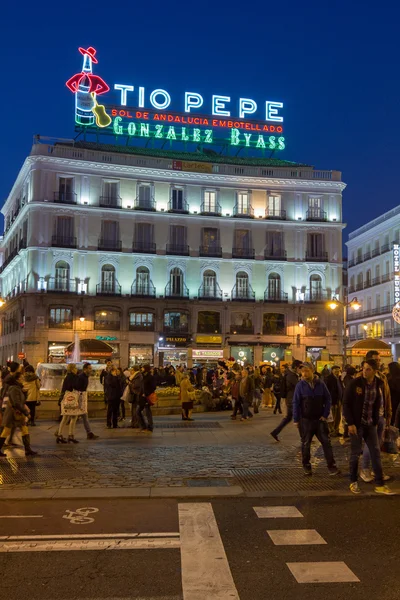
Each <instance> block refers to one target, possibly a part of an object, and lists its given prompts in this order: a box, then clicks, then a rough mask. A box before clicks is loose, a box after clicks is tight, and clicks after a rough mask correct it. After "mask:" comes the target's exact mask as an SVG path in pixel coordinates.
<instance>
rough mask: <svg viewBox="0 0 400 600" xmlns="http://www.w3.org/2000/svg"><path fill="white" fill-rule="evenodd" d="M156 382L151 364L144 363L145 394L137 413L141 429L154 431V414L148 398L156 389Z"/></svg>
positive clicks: (140, 400)
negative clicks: (144, 415) (144, 414)
mask: <svg viewBox="0 0 400 600" xmlns="http://www.w3.org/2000/svg"><path fill="white" fill-rule="evenodd" d="M156 387H157V386H156V382H155V378H154V375H152V374H151V367H150V365H144V367H143V396H142V397H141V398H140V399H139V405H138V407H137V414H138V417H139V422H140V428H141V429H140V431H142V432H147V431H148V432H152V431H153V415H152V412H151V405H150V402H149V400H148V397H149V396H150V394H152V393H153V392H154V391H155V390H156ZM143 411H144V412H145V413H146V418H147V424H146V421H145V420H144V417H143Z"/></svg>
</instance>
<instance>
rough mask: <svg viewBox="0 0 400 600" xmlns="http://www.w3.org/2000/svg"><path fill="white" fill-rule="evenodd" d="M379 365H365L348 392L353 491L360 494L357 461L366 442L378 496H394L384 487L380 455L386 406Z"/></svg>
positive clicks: (346, 404)
mask: <svg viewBox="0 0 400 600" xmlns="http://www.w3.org/2000/svg"><path fill="white" fill-rule="evenodd" d="M377 371H378V363H377V361H376V360H374V359H372V358H371V359H368V360H366V361H364V365H363V370H362V375H361V377H357V378H356V379H353V381H352V382H351V383H350V384H349V385H348V386H347V387H346V388H345V392H344V402H343V413H344V416H345V418H346V422H347V424H348V427H349V435H350V443H351V456H350V482H351V483H350V491H351V492H353V494H361V490H360V487H359V485H358V482H357V476H358V460H359V456H360V454H361V445H362V441H363V440H364V441H365V444H366V446H367V447H368V450H369V454H370V456H371V462H372V468H373V470H374V473H375V492H376V493H377V494H385V495H387V496H391V495H393V492H392V491H391V490H390V488H389V487H388V486H387V485H384V484H383V472H382V461H381V451H380V448H379V440H378V433H377V425H378V422H379V414H380V411H381V407H382V405H383V402H384V381H383V379H382V378H380V377H378V375H377Z"/></svg>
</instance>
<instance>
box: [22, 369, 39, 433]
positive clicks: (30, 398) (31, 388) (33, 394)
mask: <svg viewBox="0 0 400 600" xmlns="http://www.w3.org/2000/svg"><path fill="white" fill-rule="evenodd" d="M23 390H24V392H25V394H26V404H27V406H28V408H29V413H30V417H29V423H28V425H31V427H35V426H36V423H35V415H36V406H37V404H38V402H39V400H40V379H39V377H38V376H37V375H36V373H35V369H34V368H33V367H32V366H31V365H28V366H27V367H25V373H24V387H23Z"/></svg>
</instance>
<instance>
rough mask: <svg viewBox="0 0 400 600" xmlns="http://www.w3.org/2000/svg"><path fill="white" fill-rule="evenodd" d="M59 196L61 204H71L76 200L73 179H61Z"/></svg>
mask: <svg viewBox="0 0 400 600" xmlns="http://www.w3.org/2000/svg"><path fill="white" fill-rule="evenodd" d="M58 196H59V198H58V199H59V200H60V201H61V202H71V201H73V200H74V198H75V194H74V179H73V177H59V179H58Z"/></svg>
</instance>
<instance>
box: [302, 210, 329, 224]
mask: <svg viewBox="0 0 400 600" xmlns="http://www.w3.org/2000/svg"><path fill="white" fill-rule="evenodd" d="M327 220H328V219H327V215H326V212H325V211H324V210H322V209H321V208H309V209H308V211H307V212H306V221H327Z"/></svg>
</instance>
